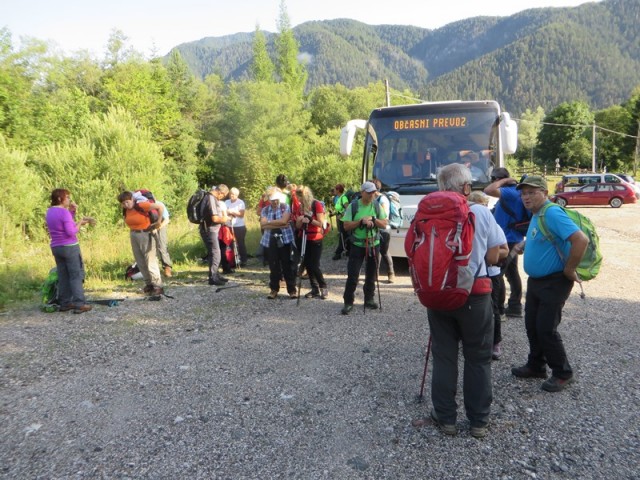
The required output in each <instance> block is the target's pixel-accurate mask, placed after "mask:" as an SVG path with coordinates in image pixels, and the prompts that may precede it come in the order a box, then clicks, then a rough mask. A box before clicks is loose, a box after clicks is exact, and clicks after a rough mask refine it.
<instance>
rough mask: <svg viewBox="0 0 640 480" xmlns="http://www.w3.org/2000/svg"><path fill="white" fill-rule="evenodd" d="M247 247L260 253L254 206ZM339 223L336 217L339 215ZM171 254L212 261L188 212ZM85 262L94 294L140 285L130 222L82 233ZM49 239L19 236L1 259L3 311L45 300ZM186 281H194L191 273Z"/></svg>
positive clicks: (188, 264) (173, 232) (177, 261)
mask: <svg viewBox="0 0 640 480" xmlns="http://www.w3.org/2000/svg"><path fill="white" fill-rule="evenodd" d="M245 222H246V225H247V238H246V244H247V251H248V253H249V254H250V255H253V254H255V252H256V250H257V249H258V245H259V243H260V236H261V234H260V226H259V223H258V219H257V217H256V215H255V214H254V213H253V211H252V210H247V212H246V218H245ZM334 222H335V220H334ZM167 228H169V231H168V234H169V253H170V255H171V259H172V261H173V264H174V270H177V271H190V272H196V273H197V272H200V271H201V272H202V276H203V277H206V266H205V265H202V264H201V263H200V262H199V259H200V258H201V257H203V256H204V255H205V253H206V250H205V247H204V244H203V243H202V240H201V239H200V234H199V233H198V226H197V225H194V224H192V223H189V222H188V221H187V220H186V218H184V217H178V218H175V217H172V220H171V223H170V224H169V225H168V227H167ZM336 238H337V231H336V229H335V223H334V229H333V230H332V233H331V235H330V237H329V238H327V239H326V240H325V242H326V247H327V250H329V249H331V248H333V245H335V243H336ZM79 240H80V250H81V252H82V258H83V260H84V264H85V272H86V278H85V290H87V291H88V292H89V295H88V296H90V297H91V294H94V293H99V292H105V291H109V292H111V291H114V290H118V291H123V290H125V291H126V290H128V289H129V290H130V289H136V288H139V285H138V284H134V285H132V284H131V283H130V282H127V281H126V280H125V277H124V274H125V271H126V269H127V267H128V266H129V265H131V264H132V263H133V262H134V260H133V254H132V252H131V244H130V243H129V230H128V228H127V227H125V226H124V224H122V223H120V225H119V226H108V227H105V228H99V227H98V228H95V229H94V228H91V227H84V228H83V230H82V231H81V233H80V234H79ZM55 265H56V264H55V261H54V259H53V255H52V254H51V249H50V248H49V243H48V241H44V240H42V241H35V242H34V241H29V240H24V241H13V242H12V243H11V244H10V245H8V247H7V248H6V251H3V252H2V257H1V258H0V310H5V309H7V308H12V307H19V306H21V305H24V304H26V303H34V302H35V303H38V302H40V288H41V286H42V283H43V282H44V280H45V278H46V277H47V275H48V273H49V270H50V269H51V268H53V267H55ZM185 280H188V278H187V277H185Z"/></svg>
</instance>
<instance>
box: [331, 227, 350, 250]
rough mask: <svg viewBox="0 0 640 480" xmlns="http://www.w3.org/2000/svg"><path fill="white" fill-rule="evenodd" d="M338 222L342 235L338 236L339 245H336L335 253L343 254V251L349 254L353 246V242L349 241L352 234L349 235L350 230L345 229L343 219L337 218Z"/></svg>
mask: <svg viewBox="0 0 640 480" xmlns="http://www.w3.org/2000/svg"><path fill="white" fill-rule="evenodd" d="M336 223H337V224H338V232H339V234H340V236H339V238H338V246H337V247H336V252H335V255H342V252H347V254H348V253H349V250H350V248H351V244H350V243H349V238H350V237H351V236H350V235H349V232H347V231H346V230H345V229H344V224H343V223H342V220H340V219H339V218H338V219H336Z"/></svg>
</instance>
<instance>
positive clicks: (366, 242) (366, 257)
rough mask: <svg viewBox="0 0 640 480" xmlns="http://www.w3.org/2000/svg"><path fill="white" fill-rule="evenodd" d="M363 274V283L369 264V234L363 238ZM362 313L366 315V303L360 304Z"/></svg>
mask: <svg viewBox="0 0 640 480" xmlns="http://www.w3.org/2000/svg"><path fill="white" fill-rule="evenodd" d="M364 262H365V263H364V274H365V280H364V281H365V282H366V281H367V263H368V262H369V234H368V233H367V235H366V236H365V237H364ZM362 313H367V302H366V301H365V302H364V303H363V304H362Z"/></svg>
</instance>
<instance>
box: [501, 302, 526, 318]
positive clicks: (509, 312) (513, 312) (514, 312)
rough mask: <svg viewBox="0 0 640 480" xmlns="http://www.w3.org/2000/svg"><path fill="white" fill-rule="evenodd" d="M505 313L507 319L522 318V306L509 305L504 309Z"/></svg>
mask: <svg viewBox="0 0 640 480" xmlns="http://www.w3.org/2000/svg"><path fill="white" fill-rule="evenodd" d="M504 313H505V315H506V316H507V317H515V318H522V307H521V306H520V305H514V306H511V305H509V306H508V307H507V308H505V309H504Z"/></svg>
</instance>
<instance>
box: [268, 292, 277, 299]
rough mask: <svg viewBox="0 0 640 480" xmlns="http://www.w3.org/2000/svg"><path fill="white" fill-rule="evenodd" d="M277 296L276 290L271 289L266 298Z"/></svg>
mask: <svg viewBox="0 0 640 480" xmlns="http://www.w3.org/2000/svg"><path fill="white" fill-rule="evenodd" d="M277 296H278V292H277V291H275V290H271V293H270V294H269V295H267V298H268V299H269V300H273V299H274V298H276V297H277Z"/></svg>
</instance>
